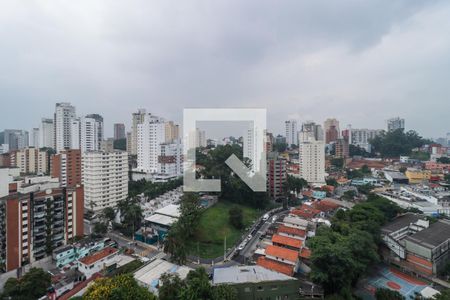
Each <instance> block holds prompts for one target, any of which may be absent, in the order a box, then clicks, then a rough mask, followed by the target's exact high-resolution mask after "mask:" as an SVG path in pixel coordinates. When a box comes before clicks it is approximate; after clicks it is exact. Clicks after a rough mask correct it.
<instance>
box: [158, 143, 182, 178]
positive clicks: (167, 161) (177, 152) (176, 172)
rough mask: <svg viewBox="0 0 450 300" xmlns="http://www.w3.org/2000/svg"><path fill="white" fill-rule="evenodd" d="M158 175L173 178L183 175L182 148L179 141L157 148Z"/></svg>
mask: <svg viewBox="0 0 450 300" xmlns="http://www.w3.org/2000/svg"><path fill="white" fill-rule="evenodd" d="M158 173H161V174H166V175H170V176H174V177H175V176H181V175H182V174H183V148H182V144H181V141H180V140H179V139H177V140H175V141H174V142H173V143H164V144H161V145H160V146H159V157H158Z"/></svg>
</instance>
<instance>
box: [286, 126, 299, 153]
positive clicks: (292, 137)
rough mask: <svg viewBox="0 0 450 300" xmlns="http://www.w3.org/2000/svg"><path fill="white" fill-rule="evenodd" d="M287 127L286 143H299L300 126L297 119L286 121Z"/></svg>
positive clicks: (289, 144)
mask: <svg viewBox="0 0 450 300" xmlns="http://www.w3.org/2000/svg"><path fill="white" fill-rule="evenodd" d="M284 124H285V129H286V143H287V144H288V147H291V145H298V128H297V121H295V120H289V121H285V122H284Z"/></svg>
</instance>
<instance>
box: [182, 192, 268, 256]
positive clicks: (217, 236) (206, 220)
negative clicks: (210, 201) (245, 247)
mask: <svg viewBox="0 0 450 300" xmlns="http://www.w3.org/2000/svg"><path fill="white" fill-rule="evenodd" d="M235 205H236V206H239V207H240V208H242V211H243V213H244V225H245V227H248V226H249V225H251V224H252V223H253V221H255V220H256V219H257V218H258V217H259V216H260V215H261V214H262V213H263V212H262V211H258V210H256V209H254V208H251V207H248V206H243V205H238V204H234V203H230V202H225V201H219V202H218V203H216V204H215V205H214V206H212V207H210V208H208V209H207V210H206V211H204V212H203V213H202V216H201V218H200V224H199V226H198V229H197V233H196V235H195V240H193V241H192V242H191V243H190V247H189V248H190V253H191V255H195V256H197V255H198V253H199V252H200V257H202V258H215V257H219V256H221V255H223V241H224V237H225V236H226V237H227V248H230V247H232V246H233V245H234V244H235V243H236V242H237V241H238V240H239V238H240V237H241V235H242V233H243V232H244V231H245V230H241V231H240V230H237V229H236V228H234V227H233V226H231V225H230V224H229V222H228V211H229V210H230V208H231V207H233V206H235ZM197 245H198V248H197ZM197 249H198V250H197Z"/></svg>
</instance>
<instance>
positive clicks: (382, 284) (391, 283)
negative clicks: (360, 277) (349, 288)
mask: <svg viewBox="0 0 450 300" xmlns="http://www.w3.org/2000/svg"><path fill="white" fill-rule="evenodd" d="M426 286H427V284H426V283H425V282H422V281H420V280H418V279H416V278H414V277H411V276H409V275H406V274H404V273H401V272H400V271H398V270H395V269H392V268H388V267H384V268H381V269H380V271H379V272H378V273H377V274H376V275H375V276H373V277H370V278H369V279H367V280H366V281H365V284H364V292H363V293H361V294H364V295H361V296H363V298H364V299H371V298H372V299H373V295H374V294H375V291H376V290H377V289H379V288H388V289H391V290H394V291H398V292H399V293H400V294H402V295H403V296H404V297H405V298H406V299H414V296H415V295H416V294H417V293H419V292H420V291H421V290H423V289H424V288H425V287H426ZM370 296H372V297H370Z"/></svg>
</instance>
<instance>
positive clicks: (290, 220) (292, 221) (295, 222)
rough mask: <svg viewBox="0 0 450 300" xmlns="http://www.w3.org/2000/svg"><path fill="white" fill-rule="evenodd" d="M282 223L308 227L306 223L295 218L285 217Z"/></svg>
mask: <svg viewBox="0 0 450 300" xmlns="http://www.w3.org/2000/svg"><path fill="white" fill-rule="evenodd" d="M283 222H284V223H288V224H293V225H296V226H300V227H305V228H306V227H308V221H306V220H304V219H301V218H299V217H295V216H287V217H285V218H284V219H283Z"/></svg>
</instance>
